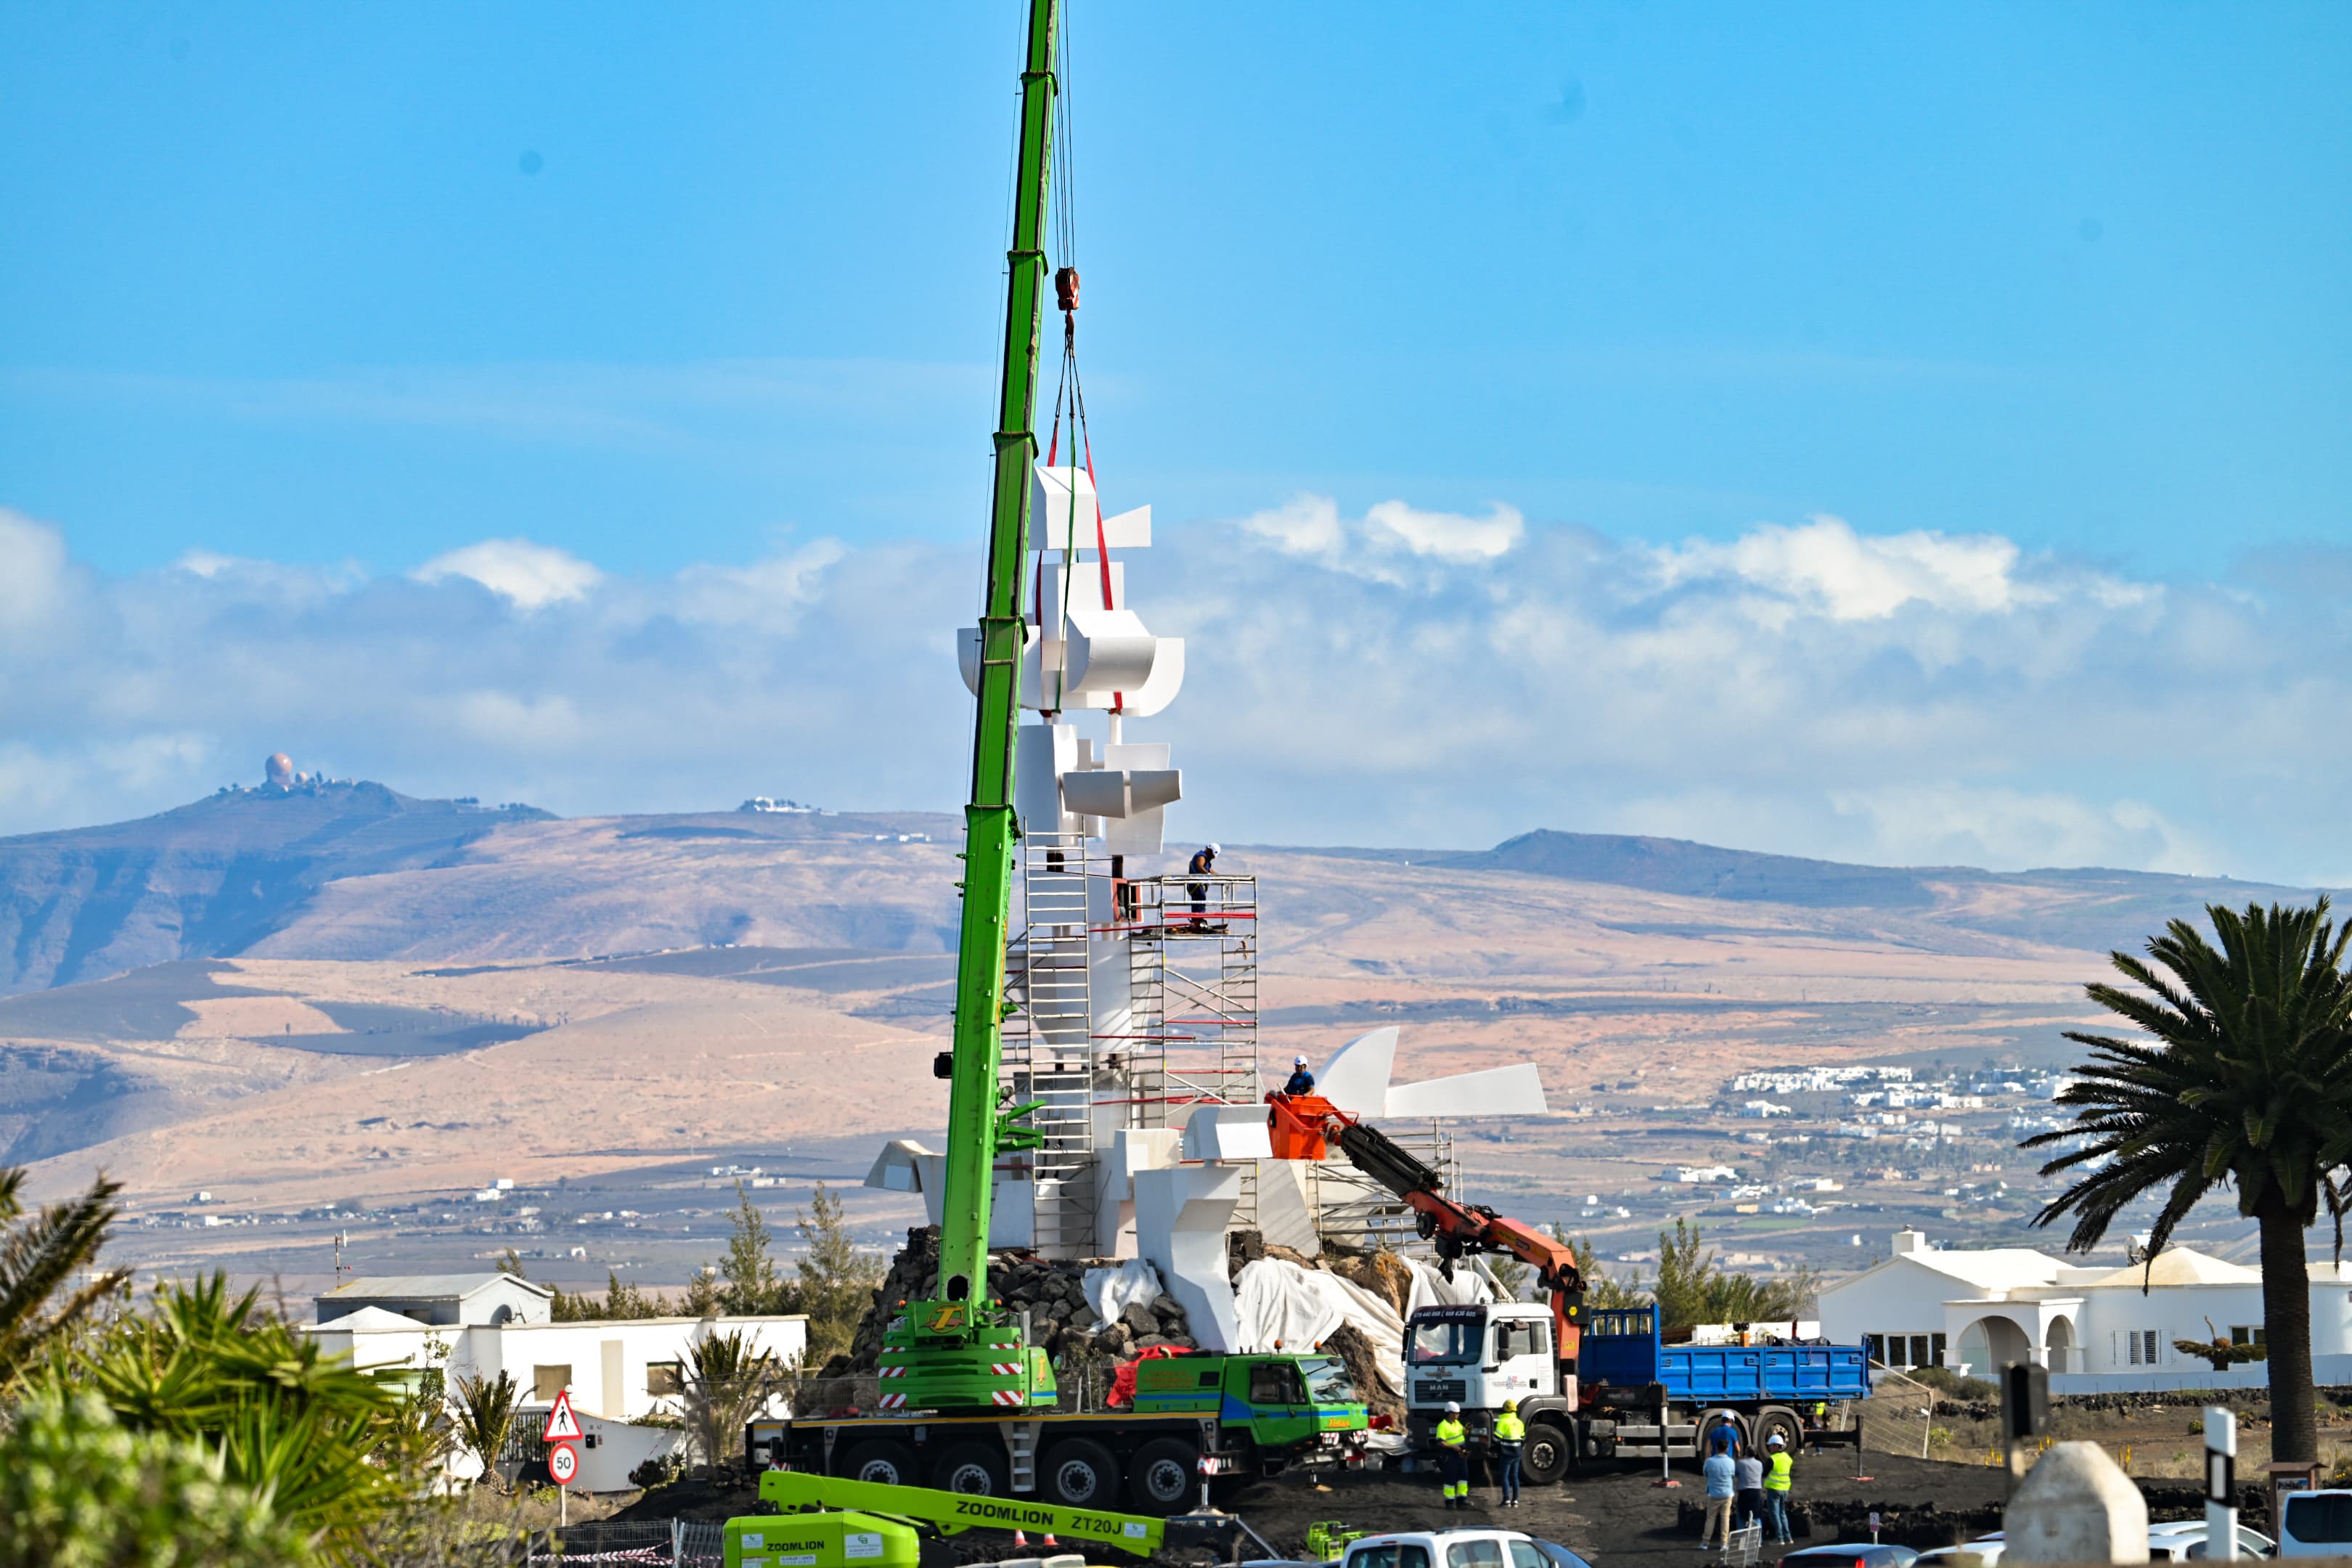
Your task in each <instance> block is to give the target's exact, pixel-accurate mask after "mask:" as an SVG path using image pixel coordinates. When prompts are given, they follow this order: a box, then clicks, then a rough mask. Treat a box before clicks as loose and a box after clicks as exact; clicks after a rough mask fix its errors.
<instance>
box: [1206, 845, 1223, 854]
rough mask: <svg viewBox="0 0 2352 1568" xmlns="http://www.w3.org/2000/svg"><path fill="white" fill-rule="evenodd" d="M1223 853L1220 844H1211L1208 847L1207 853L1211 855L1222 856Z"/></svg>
mask: <svg viewBox="0 0 2352 1568" xmlns="http://www.w3.org/2000/svg"><path fill="white" fill-rule="evenodd" d="M1224 852H1225V847H1224V846H1223V845H1222V844H1212V845H1210V846H1209V853H1210V854H1212V855H1222V854H1223V853H1224Z"/></svg>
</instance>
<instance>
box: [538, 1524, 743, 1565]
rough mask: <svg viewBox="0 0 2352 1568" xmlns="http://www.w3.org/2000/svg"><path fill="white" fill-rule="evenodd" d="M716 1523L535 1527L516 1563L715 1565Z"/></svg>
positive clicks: (718, 1557)
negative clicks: (543, 1529) (539, 1528)
mask: <svg viewBox="0 0 2352 1568" xmlns="http://www.w3.org/2000/svg"><path fill="white" fill-rule="evenodd" d="M726 1555H727V1553H726V1545H725V1538H724V1535H723V1533H722V1531H721V1527H720V1526H719V1525H718V1524H717V1523H715V1522H712V1521H706V1520H692V1519H645V1520H599V1521H593V1522H590V1523H585V1524H573V1525H567V1526H563V1527H562V1528H559V1529H555V1530H550V1531H535V1532H533V1534H532V1536H531V1538H530V1542H529V1543H528V1544H527V1546H526V1548H525V1551H524V1553H523V1557H522V1561H523V1562H524V1563H529V1564H533V1565H538V1564H548V1565H550V1568H552V1565H554V1564H558V1563H567V1564H568V1563H645V1564H647V1565H648V1568H721V1565H722V1564H723V1563H725V1561H726Z"/></svg>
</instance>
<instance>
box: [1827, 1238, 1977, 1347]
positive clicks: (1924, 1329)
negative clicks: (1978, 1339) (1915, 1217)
mask: <svg viewBox="0 0 2352 1568" xmlns="http://www.w3.org/2000/svg"><path fill="white" fill-rule="evenodd" d="M1969 1289H1970V1288H1969V1286H1968V1285H1967V1284H1966V1283H1964V1282H1963V1281H1961V1280H1958V1279H1953V1278H1952V1277H1951V1276H1950V1275H1948V1274H1939V1273H1937V1271H1936V1270H1934V1269H1932V1268H1927V1266H1925V1265H1924V1264H1919V1263H1914V1262H1912V1261H1911V1260H1910V1259H1909V1258H1886V1259H1885V1260H1883V1261H1881V1262H1879V1263H1877V1264H1874V1265H1873V1266H1872V1267H1871V1268H1866V1269H1864V1271H1863V1272H1862V1273H1860V1274H1857V1275H1855V1276H1854V1277H1853V1279H1845V1280H1841V1281H1839V1282H1838V1283H1837V1284H1835V1285H1832V1286H1829V1287H1827V1288H1825V1289H1823V1290H1822V1295H1821V1303H1822V1305H1821V1314H1822V1334H1823V1335H1824V1336H1825V1337H1826V1338H1828V1339H1829V1341H1830V1342H1832V1343H1833V1344H1841V1345H1858V1344H1860V1343H1862V1342H1863V1336H1864V1335H1865V1334H1906V1335H1909V1334H1941V1333H1944V1332H1945V1331H1946V1330H1945V1315H1944V1303H1945V1302H1946V1301H1948V1300H1951V1299H1952V1298H1954V1297H1956V1296H1964V1295H1967V1294H1969ZM1945 1353H1946V1354H1947V1355H1948V1356H1949V1355H1951V1354H1953V1353H1954V1352H1953V1351H1952V1350H1951V1347H1950V1346H1949V1344H1947V1346H1946V1352H1945Z"/></svg>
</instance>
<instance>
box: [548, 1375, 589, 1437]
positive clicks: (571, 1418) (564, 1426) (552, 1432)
mask: <svg viewBox="0 0 2352 1568" xmlns="http://www.w3.org/2000/svg"><path fill="white" fill-rule="evenodd" d="M540 1436H541V1437H542V1438H543V1439H544V1440H545V1441H547V1442H550V1443H577V1442H578V1441H580V1437H581V1432H580V1417H578V1416H577V1415H572V1391H571V1390H570V1389H568V1388H559V1389H557V1390H556V1391H555V1408H554V1409H552V1410H551V1411H549V1412H548V1413H547V1430H546V1431H545V1432H543V1433H541V1435H540Z"/></svg>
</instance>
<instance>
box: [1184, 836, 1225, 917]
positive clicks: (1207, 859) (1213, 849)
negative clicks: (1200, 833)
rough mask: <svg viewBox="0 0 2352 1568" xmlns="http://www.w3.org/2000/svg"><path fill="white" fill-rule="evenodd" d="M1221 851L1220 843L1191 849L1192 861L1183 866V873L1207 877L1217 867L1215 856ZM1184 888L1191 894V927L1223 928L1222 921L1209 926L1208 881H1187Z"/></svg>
mask: <svg viewBox="0 0 2352 1568" xmlns="http://www.w3.org/2000/svg"><path fill="white" fill-rule="evenodd" d="M1222 853H1223V846H1222V845H1216V844H1207V845H1203V846H1202V847H1200V848H1199V849H1196V850H1194V851H1193V853H1192V862H1191V863H1190V864H1189V865H1187V866H1186V867H1185V868H1184V871H1185V874H1186V875H1187V876H1192V877H1209V876H1213V875H1215V873H1216V869H1217V857H1218V856H1219V855H1220V854H1222ZM1184 890H1185V891H1186V892H1188V893H1190V894H1192V929H1193V930H1194V931H1223V930H1224V926H1223V923H1222V922H1220V923H1219V924H1217V925H1215V926H1211V925H1210V924H1209V921H1208V914H1209V884H1208V883H1206V882H1191V883H1187V884H1186V885H1185V889H1184Z"/></svg>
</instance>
